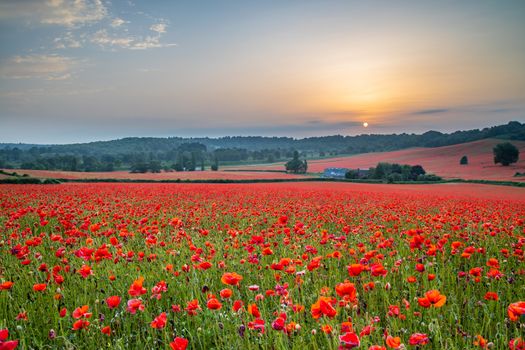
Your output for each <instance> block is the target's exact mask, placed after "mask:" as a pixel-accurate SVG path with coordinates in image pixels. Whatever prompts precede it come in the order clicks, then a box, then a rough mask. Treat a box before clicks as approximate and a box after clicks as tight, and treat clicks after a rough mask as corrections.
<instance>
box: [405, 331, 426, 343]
mask: <svg viewBox="0 0 525 350" xmlns="http://www.w3.org/2000/svg"><path fill="white" fill-rule="evenodd" d="M429 341H430V340H429V339H428V336H427V335H426V334H424V333H414V334H412V335H411V336H410V338H409V339H408V343H409V344H410V345H426V344H428V342H429Z"/></svg>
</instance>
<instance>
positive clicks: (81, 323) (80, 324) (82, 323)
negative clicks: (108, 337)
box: [72, 320, 90, 331]
mask: <svg viewBox="0 0 525 350" xmlns="http://www.w3.org/2000/svg"><path fill="white" fill-rule="evenodd" d="M89 325H90V323H89V321H87V320H78V321H75V323H73V328H72V329H73V330H74V331H78V330H80V329H85V328H87V327H88V326H89Z"/></svg>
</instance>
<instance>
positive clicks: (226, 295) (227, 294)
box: [219, 288, 233, 299]
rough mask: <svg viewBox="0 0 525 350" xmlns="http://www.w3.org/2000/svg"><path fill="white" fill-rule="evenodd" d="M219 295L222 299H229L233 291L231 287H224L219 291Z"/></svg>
mask: <svg viewBox="0 0 525 350" xmlns="http://www.w3.org/2000/svg"><path fill="white" fill-rule="evenodd" d="M219 295H220V296H221V298H223V299H229V298H230V297H231V296H232V295H233V292H232V290H231V289H229V288H224V289H223V290H221V291H220V292H219Z"/></svg>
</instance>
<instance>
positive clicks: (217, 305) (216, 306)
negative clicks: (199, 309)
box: [206, 298, 222, 310]
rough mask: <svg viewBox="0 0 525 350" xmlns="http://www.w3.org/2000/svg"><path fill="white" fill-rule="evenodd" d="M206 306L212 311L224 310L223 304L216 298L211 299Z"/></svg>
mask: <svg viewBox="0 0 525 350" xmlns="http://www.w3.org/2000/svg"><path fill="white" fill-rule="evenodd" d="M206 306H207V307H208V309H210V310H220V309H221V308H222V304H221V302H220V301H218V300H217V299H216V298H211V299H210V300H208V302H207V303H206Z"/></svg>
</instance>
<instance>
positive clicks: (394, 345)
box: [386, 335, 401, 349]
mask: <svg viewBox="0 0 525 350" xmlns="http://www.w3.org/2000/svg"><path fill="white" fill-rule="evenodd" d="M386 346H388V347H389V348H391V349H399V348H400V347H401V338H399V337H392V336H391V335H388V336H387V337H386Z"/></svg>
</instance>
